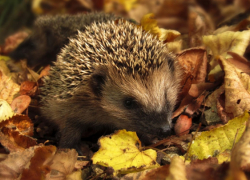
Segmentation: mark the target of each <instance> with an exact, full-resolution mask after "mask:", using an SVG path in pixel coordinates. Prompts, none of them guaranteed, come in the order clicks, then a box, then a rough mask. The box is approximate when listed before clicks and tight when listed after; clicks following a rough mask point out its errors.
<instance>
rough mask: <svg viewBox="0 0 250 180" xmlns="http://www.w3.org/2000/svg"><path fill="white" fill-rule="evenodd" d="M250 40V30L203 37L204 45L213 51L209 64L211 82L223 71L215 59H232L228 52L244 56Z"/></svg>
mask: <svg viewBox="0 0 250 180" xmlns="http://www.w3.org/2000/svg"><path fill="white" fill-rule="evenodd" d="M249 38H250V30H247V31H242V32H232V31H227V32H223V33H220V34H217V35H208V36H204V37H203V43H204V44H205V46H206V47H207V48H208V49H209V50H211V52H212V55H213V56H212V59H211V60H210V62H209V64H210V70H211V71H210V72H209V80H211V81H213V80H214V79H217V78H218V77H220V75H218V74H220V72H221V71H222V70H221V68H220V66H219V65H218V62H217V61H216V59H215V58H216V57H217V56H222V57H223V58H225V59H228V58H230V57H231V56H230V55H229V54H227V52H228V51H232V52H235V53H237V54H239V55H243V54H244V52H245V50H246V47H247V46H248V44H249ZM215 69H216V70H215Z"/></svg>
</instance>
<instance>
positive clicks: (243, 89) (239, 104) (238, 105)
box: [219, 57, 250, 117]
mask: <svg viewBox="0 0 250 180" xmlns="http://www.w3.org/2000/svg"><path fill="white" fill-rule="evenodd" d="M219 61H220V63H221V67H222V69H223V70H224V72H225V78H224V79H225V80H224V81H225V111H226V112H227V113H232V114H233V116H234V117H237V116H240V115H242V114H243V113H244V111H246V110H248V111H249V110H250V94H249V93H250V89H249V88H250V87H249V84H250V78H249V75H248V74H246V73H242V72H241V71H240V70H239V69H237V68H235V67H234V66H233V65H232V64H231V63H229V62H227V61H226V60H225V59H224V58H222V57H220V59H219Z"/></svg>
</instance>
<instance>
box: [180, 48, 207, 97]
mask: <svg viewBox="0 0 250 180" xmlns="http://www.w3.org/2000/svg"><path fill="white" fill-rule="evenodd" d="M177 60H178V62H179V64H180V66H181V69H182V71H183V75H182V82H181V86H182V90H181V93H180V95H179V99H183V98H184V97H185V96H186V95H187V93H188V91H189V89H190V87H191V85H192V84H197V83H201V82H205V78H206V75H207V55H206V50H205V49H202V48H191V49H187V50H184V51H182V52H181V53H180V54H179V55H178V57H177Z"/></svg>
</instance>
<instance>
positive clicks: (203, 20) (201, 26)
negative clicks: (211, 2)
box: [188, 5, 214, 47]
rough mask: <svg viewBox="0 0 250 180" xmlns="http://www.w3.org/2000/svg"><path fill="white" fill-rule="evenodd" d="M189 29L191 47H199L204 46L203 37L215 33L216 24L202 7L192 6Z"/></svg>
mask: <svg viewBox="0 0 250 180" xmlns="http://www.w3.org/2000/svg"><path fill="white" fill-rule="evenodd" d="M188 28H189V47H197V46H201V45H202V36H204V35H207V34H209V33H211V32H213V31H214V22H213V21H212V19H211V17H210V16H209V15H208V14H207V13H206V12H205V11H204V10H203V9H202V8H201V7H200V6H197V5H196V6H191V7H190V11H189V18H188Z"/></svg>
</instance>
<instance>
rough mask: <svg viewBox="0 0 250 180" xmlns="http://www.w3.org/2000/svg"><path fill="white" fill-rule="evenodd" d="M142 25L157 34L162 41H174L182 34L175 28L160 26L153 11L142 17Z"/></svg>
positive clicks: (146, 29)
mask: <svg viewBox="0 0 250 180" xmlns="http://www.w3.org/2000/svg"><path fill="white" fill-rule="evenodd" d="M141 26H142V28H143V29H144V30H145V31H148V32H149V33H151V34H153V35H155V36H157V37H158V39H159V40H160V41H164V42H172V41H174V39H176V38H177V37H179V36H180V35H181V34H180V33H179V32H178V31H175V30H169V29H163V28H159V27H158V23H157V21H156V20H155V19H154V14H153V13H150V14H146V15H145V16H143V18H142V19H141Z"/></svg>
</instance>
